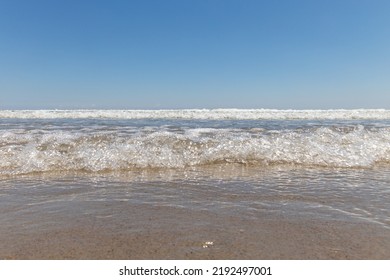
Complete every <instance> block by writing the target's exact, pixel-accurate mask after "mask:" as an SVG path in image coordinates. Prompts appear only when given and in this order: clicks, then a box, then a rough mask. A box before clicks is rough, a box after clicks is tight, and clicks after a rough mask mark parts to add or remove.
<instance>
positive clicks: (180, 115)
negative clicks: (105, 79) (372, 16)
mask: <svg viewBox="0 0 390 280" xmlns="http://www.w3.org/2000/svg"><path fill="white" fill-rule="evenodd" d="M0 118H3V119H4V118H16V119H54V118H56V119H57V118H66V119H86V118H87V119H207V120H293V119H298V120H300V119H302V120H305V119H311V120H314V119H328V120H338V119H345V120H348V119H382V120H383V119H390V110H385V109H355V110H344V109H340V110H272V109H187V110H0Z"/></svg>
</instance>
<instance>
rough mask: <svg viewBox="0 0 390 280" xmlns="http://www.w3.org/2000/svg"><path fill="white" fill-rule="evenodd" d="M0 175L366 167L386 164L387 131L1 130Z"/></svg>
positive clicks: (389, 134)
mask: <svg viewBox="0 0 390 280" xmlns="http://www.w3.org/2000/svg"><path fill="white" fill-rule="evenodd" d="M0 154H1V157H0V174H3V175H17V174H25V173H31V172H47V171H66V170H68V171H77V170H83V171H88V172H100V171H115V170H129V169H133V168H183V167H188V166H199V165H207V164H215V163H241V164H255V165H259V166H264V165H278V164H282V165H283V164H294V165H302V166H327V167H346V168H348V167H371V166H373V165H375V164H378V163H383V164H389V163H390V128H388V127H382V128H367V127H364V126H362V125H355V126H350V127H347V128H345V127H331V126H330V127H326V126H320V127H309V128H305V129H285V130H278V131H273V130H267V129H255V130H254V129H212V128H186V129H182V130H181V131H179V132H173V131H167V130H165V129H162V128H161V127H157V128H153V129H150V130H139V131H137V132H132V133H120V132H108V131H102V130H99V131H93V132H90V131H84V132H82V131H74V130H73V131H72V130H71V131H66V130H60V131H45V130H38V129H36V130H30V131H24V130H23V129H17V130H2V131H0Z"/></svg>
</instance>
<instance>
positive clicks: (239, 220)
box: [0, 204, 390, 259]
mask: <svg viewBox="0 0 390 280" xmlns="http://www.w3.org/2000/svg"><path fill="white" fill-rule="evenodd" d="M104 207H107V208H110V209H111V210H110V211H118V212H120V213H122V214H121V215H119V216H117V217H116V218H113V217H94V218H91V217H88V216H87V215H86V216H72V215H69V216H68V217H64V215H51V216H46V215H45V216H42V215H39V217H40V218H41V219H42V220H45V224H46V225H47V226H46V227H45V228H42V227H39V226H36V224H35V223H33V221H31V220H30V223H29V225H23V226H24V227H25V230H24V231H20V230H19V231H18V232H15V230H12V229H8V230H6V228H5V227H4V224H3V226H2V227H1V231H0V258H1V259H389V258H390V231H389V230H386V229H383V228H381V227H379V226H374V225H369V224H365V223H348V222H335V221H333V222H329V221H318V220H311V219H307V220H306V219H299V218H297V219H294V220H290V219H289V220H287V219H286V217H282V216H279V217H278V216H267V215H265V216H259V217H257V218H256V219H254V218H251V219H245V218H243V217H240V216H234V215H219V214H212V213H210V212H208V211H195V212H194V211H190V210H186V209H175V208H172V207H153V206H150V207H148V206H143V207H139V206H137V207H132V206H123V207H122V206H118V205H116V206H114V205H109V204H106V205H105V206H104ZM124 211H126V212H125V213H128V214H124ZM35 218H38V217H35ZM25 222H27V221H25ZM18 226H21V227H22V225H14V227H18Z"/></svg>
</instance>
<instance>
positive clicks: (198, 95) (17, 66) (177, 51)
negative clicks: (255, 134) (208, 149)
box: [0, 0, 390, 109]
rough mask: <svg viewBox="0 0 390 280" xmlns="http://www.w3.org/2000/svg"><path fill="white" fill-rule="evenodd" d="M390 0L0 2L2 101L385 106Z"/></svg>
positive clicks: (18, 104)
mask: <svg viewBox="0 0 390 280" xmlns="http://www.w3.org/2000/svg"><path fill="white" fill-rule="evenodd" d="M389 15H390V1H379V0H378V1H375V0H371V1H359V0H338V1H333V0H327V1H312V0H307V1H300V0H296V1H287V0H286V1H282V0H280V1H278V0H272V1H271V0H256V1H254V0H253V1H252V0H235V1H233V0H176V1H172V0H164V1H157V0H156V1H150V0H140V1H137V0H134V1H131V0H128V1H125V0H122V1H119V0H110V1H108V0H107V1H86V0H85V1H74V0H66V1H65V0H63V1H58V0H45V1H44V0H34V1H30V0H0V108H1V109H46V108H58V109H65V108H88V109H90V108H96V109H97V108H105V109H110V108H115V109H122V108H123V109H166V108H222V107H228V108H277V109H288V108H291V109H310V108H313V109H326V108H389V109H390V16H389Z"/></svg>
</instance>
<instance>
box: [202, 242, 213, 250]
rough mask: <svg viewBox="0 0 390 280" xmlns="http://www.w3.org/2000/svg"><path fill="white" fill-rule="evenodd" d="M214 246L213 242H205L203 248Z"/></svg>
mask: <svg viewBox="0 0 390 280" xmlns="http://www.w3.org/2000/svg"><path fill="white" fill-rule="evenodd" d="M213 245H214V242H213V241H205V242H203V245H202V248H208V247H211V246H213Z"/></svg>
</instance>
